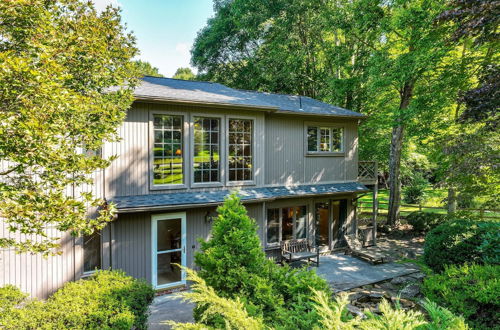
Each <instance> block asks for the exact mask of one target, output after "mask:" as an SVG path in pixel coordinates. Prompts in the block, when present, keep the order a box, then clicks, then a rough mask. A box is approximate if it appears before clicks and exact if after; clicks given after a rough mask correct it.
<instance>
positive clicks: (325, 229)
mask: <svg viewBox="0 0 500 330" xmlns="http://www.w3.org/2000/svg"><path fill="white" fill-rule="evenodd" d="M314 216H315V220H316V246H318V247H319V249H320V250H321V251H327V250H330V233H331V230H330V203H329V201H324V202H317V203H315V215H314Z"/></svg>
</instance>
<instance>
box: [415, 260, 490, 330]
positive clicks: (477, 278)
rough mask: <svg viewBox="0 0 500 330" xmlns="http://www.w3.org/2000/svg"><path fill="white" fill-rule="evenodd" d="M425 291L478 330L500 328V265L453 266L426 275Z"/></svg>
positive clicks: (429, 296) (430, 297) (432, 298)
mask: <svg viewBox="0 0 500 330" xmlns="http://www.w3.org/2000/svg"><path fill="white" fill-rule="evenodd" d="M423 291H424V294H425V295H426V296H427V297H428V298H429V299H430V300H432V301H435V302H436V303H438V304H440V305H443V306H445V307H447V308H448V309H450V310H451V311H452V312H454V313H457V314H461V315H463V316H464V317H465V319H466V321H467V322H468V323H469V324H470V325H471V326H473V327H474V328H477V329H499V328H500V300H499V299H498V297H499V294H500V266H498V265H467V264H465V265H462V266H450V267H447V268H446V269H445V271H444V272H443V273H442V274H436V275H432V276H428V277H426V278H425V280H424V283H423Z"/></svg>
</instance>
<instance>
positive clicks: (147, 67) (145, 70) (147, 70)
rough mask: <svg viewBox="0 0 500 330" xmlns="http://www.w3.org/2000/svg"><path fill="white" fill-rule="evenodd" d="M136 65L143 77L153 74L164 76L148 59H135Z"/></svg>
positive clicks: (154, 75) (153, 75)
mask: <svg viewBox="0 0 500 330" xmlns="http://www.w3.org/2000/svg"><path fill="white" fill-rule="evenodd" d="M134 65H135V66H136V68H135V69H136V71H137V72H138V74H139V75H140V76H141V77H144V76H152V77H164V75H162V74H161V73H160V72H159V70H158V68H157V67H154V66H152V65H151V63H149V62H146V61H141V60H137V61H134Z"/></svg>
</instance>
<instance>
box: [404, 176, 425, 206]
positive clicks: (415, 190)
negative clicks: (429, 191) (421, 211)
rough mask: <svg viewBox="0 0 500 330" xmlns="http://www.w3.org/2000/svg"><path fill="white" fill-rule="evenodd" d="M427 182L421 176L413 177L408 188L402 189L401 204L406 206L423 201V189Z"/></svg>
mask: <svg viewBox="0 0 500 330" xmlns="http://www.w3.org/2000/svg"><path fill="white" fill-rule="evenodd" d="M428 184H429V182H428V181H427V180H426V179H425V178H424V177H423V176H422V174H417V175H415V176H414V177H413V178H412V179H411V182H410V184H409V185H408V186H406V187H404V189H403V202H405V203H407V204H419V203H421V202H423V201H424V199H425V189H426V188H427V185H428Z"/></svg>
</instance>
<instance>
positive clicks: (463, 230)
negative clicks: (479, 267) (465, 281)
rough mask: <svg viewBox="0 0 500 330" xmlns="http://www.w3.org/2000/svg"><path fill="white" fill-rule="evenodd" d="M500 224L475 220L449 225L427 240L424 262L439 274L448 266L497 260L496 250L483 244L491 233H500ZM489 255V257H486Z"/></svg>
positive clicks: (434, 232) (444, 225)
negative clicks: (495, 256) (495, 258)
mask: <svg viewBox="0 0 500 330" xmlns="http://www.w3.org/2000/svg"><path fill="white" fill-rule="evenodd" d="M499 231H500V223H498V222H489V221H479V220H473V219H455V220H451V221H446V222H444V223H442V224H441V225H439V226H437V227H436V228H434V229H433V230H431V231H430V232H429V233H428V234H427V236H426V237H425V245H424V262H425V263H426V264H427V265H428V266H429V267H430V268H432V269H433V270H434V271H436V272H440V271H442V270H443V269H444V267H445V265H461V264H464V263H466V262H469V263H473V262H475V263H484V262H487V260H489V259H494V256H493V255H489V254H493V253H494V251H495V250H494V249H493V248H491V247H485V246H484V245H483V242H484V241H485V240H486V239H487V237H488V235H489V233H498V232H499ZM484 251H487V253H488V254H485V252H484Z"/></svg>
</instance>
